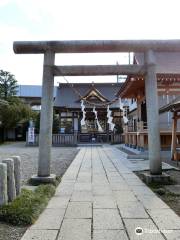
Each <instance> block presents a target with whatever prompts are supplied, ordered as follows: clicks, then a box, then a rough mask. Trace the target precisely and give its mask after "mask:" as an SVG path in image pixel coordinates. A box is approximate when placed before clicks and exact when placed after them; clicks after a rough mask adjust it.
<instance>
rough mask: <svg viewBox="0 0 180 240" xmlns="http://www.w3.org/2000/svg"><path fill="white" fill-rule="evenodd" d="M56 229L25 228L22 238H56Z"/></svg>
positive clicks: (48, 239)
mask: <svg viewBox="0 0 180 240" xmlns="http://www.w3.org/2000/svg"><path fill="white" fill-rule="evenodd" d="M57 234H58V230H27V231H26V233H25V234H24V236H23V237H22V238H21V239H22V240H32V239H34V240H56V236H57Z"/></svg>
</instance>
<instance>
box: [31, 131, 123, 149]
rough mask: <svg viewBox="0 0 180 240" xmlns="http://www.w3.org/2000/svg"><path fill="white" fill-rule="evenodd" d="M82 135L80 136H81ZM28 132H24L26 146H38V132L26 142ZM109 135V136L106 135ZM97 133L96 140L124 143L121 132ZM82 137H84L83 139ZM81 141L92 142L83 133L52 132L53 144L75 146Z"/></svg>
mask: <svg viewBox="0 0 180 240" xmlns="http://www.w3.org/2000/svg"><path fill="white" fill-rule="evenodd" d="M81 135H82V136H81ZM27 136H28V134H26V146H38V144H39V134H35V135H34V142H33V143H29V142H28V137H27ZM108 136H109V137H108ZM108 136H107V135H106V134H99V135H97V136H96V141H95V142H99V143H108V142H109V143H111V144H120V143H124V135H122V134H114V133H112V134H110V135H108ZM84 137H86V138H85V139H84ZM80 142H81V143H82V142H84V143H85V142H86V143H87V142H92V141H91V138H90V137H88V138H87V136H86V135H84V134H53V135H52V145H53V146H76V145H77V144H78V143H80Z"/></svg>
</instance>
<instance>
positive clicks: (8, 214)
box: [0, 184, 55, 226]
mask: <svg viewBox="0 0 180 240" xmlns="http://www.w3.org/2000/svg"><path fill="white" fill-rule="evenodd" d="M54 193H55V187H54V186H53V185H51V184H48V185H39V186H38V187H37V188H36V190H35V191H34V192H33V191H31V190H27V189H22V193H21V195H20V196H19V197H17V198H16V199H15V200H14V201H13V202H11V203H9V204H7V205H4V206H2V207H0V221H4V222H8V223H11V224H13V225H22V226H26V225H30V224H33V223H34V222H35V220H36V219H37V218H38V216H39V214H40V213H41V212H42V211H43V210H44V208H45V207H46V205H47V203H48V201H49V199H50V198H51V197H52V196H53V195H54Z"/></svg>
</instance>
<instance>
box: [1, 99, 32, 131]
mask: <svg viewBox="0 0 180 240" xmlns="http://www.w3.org/2000/svg"><path fill="white" fill-rule="evenodd" d="M0 102H1V101H0ZM31 116H32V110H31V108H30V107H29V106H27V105H25V104H24V103H23V102H22V101H21V100H20V99H19V98H17V97H11V98H9V101H8V102H7V104H6V105H4V104H0V121H1V126H2V127H3V128H4V129H7V128H14V127H16V125H17V123H19V122H26V121H27V120H29V119H30V118H31Z"/></svg>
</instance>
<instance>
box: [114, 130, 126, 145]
mask: <svg viewBox="0 0 180 240" xmlns="http://www.w3.org/2000/svg"><path fill="white" fill-rule="evenodd" d="M120 143H124V135H122V134H114V133H112V134H111V144H120Z"/></svg>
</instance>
